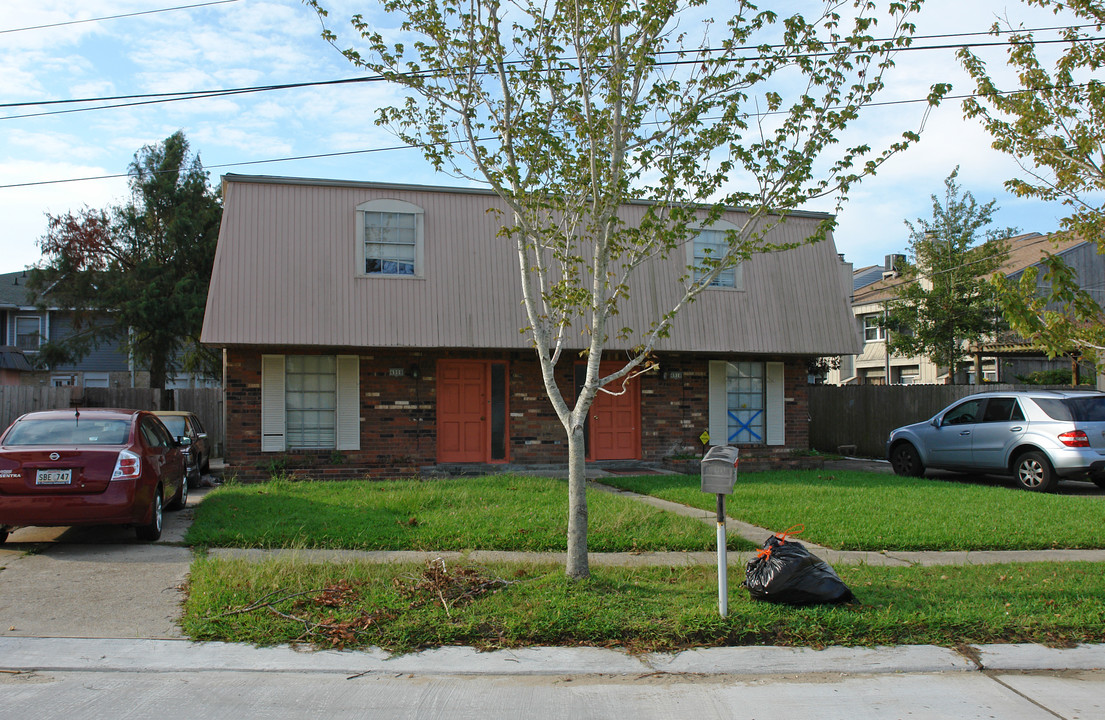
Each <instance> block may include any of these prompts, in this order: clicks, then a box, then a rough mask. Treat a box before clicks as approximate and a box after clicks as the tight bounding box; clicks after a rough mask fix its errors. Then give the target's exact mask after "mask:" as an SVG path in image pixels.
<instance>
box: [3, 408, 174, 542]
mask: <svg viewBox="0 0 1105 720" xmlns="http://www.w3.org/2000/svg"><path fill="white" fill-rule="evenodd" d="M180 448H181V446H180V445H179V444H178V443H177V442H176V441H175V440H174V439H173V437H172V435H170V434H169V431H168V430H166V429H165V426H164V425H163V424H162V423H161V421H160V420H158V419H157V416H155V415H154V414H153V413H151V412H145V411H139V410H104V409H95V410H92V409H85V410H46V411H42V412H32V413H27V414H26V415H23V416H22V417H20V418H19V419H17V420H16V421H15V422H13V423H12V424H11V426H10V427H8V429H7V430H6V431H5V432H4V434H3V435H0V542H3V541H4V540H6V539H7V537H8V533H9V532H10V531H11V530H12V529H13V528H16V527H22V526H29V525H36V526H61V525H66V526H68V525H134V526H135V529H136V532H137V535H138V538H139V539H140V540H157V539H158V538H159V537H161V525H162V508H163V507H165V508H166V509H169V510H174V509H179V508H182V507H184V505H185V503H187V501H188V483H187V482H186V481H185V474H184V456H183V454H182V453H181V449H180Z"/></svg>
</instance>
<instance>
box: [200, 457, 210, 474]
mask: <svg viewBox="0 0 1105 720" xmlns="http://www.w3.org/2000/svg"><path fill="white" fill-rule="evenodd" d="M200 472H201V473H203V474H204V475H210V474H211V458H206V459H204V461H203V467H201V468H200Z"/></svg>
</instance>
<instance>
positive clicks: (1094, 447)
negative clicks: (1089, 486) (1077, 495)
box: [886, 390, 1105, 492]
mask: <svg viewBox="0 0 1105 720" xmlns="http://www.w3.org/2000/svg"><path fill="white" fill-rule="evenodd" d="M886 454H887V458H888V459H889V460H890V463H891V465H892V466H893V467H894V472H896V473H897V474H899V475H916V476H920V475H923V474H924V472H925V468H940V469H944V470H957V471H965V472H979V473H993V474H997V475H1012V476H1013V477H1015V478H1016V479H1017V482H1018V483H1019V484H1020V485H1021V487H1023V488H1025V489H1027V490H1036V491H1039V492H1050V491H1053V490H1055V489H1056V486H1057V484H1058V482H1059V479H1060V478H1070V479H1087V480H1092V481H1093V482H1094V483H1096V484H1097V486H1098V487H1102V488H1105V393H1100V392H1089V391H1076V390H1070V391H1063V390H1036V391H1018V392H998V393H979V394H977V395H971V396H969V397H966V398H963V399H962V400H957V401H956V402H954V403H952V404H951V405H949V406H948V407H946V408H944V409H943V410H941V411H940V412H938V413H937V414H936V415H935V416H934V417H932V418H931V419H929V420H926V421H925V422H919V423H915V424H913V425H906V426H905V427H900V428H898V429H897V430H894V431H893V432H891V433H890V437H889V438H888V439H887V441H886Z"/></svg>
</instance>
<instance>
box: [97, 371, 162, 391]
mask: <svg viewBox="0 0 1105 720" xmlns="http://www.w3.org/2000/svg"><path fill="white" fill-rule="evenodd" d="M81 383H82V384H83V385H84V387H86V388H106V387H111V375H110V374H109V373H106V372H86V373H84V377H83V378H82V379H81ZM166 389H168V388H166Z"/></svg>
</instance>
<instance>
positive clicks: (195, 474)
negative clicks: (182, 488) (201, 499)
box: [185, 467, 203, 490]
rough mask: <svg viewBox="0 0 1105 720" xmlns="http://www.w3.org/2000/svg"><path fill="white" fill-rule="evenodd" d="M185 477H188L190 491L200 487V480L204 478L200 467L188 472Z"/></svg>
mask: <svg viewBox="0 0 1105 720" xmlns="http://www.w3.org/2000/svg"><path fill="white" fill-rule="evenodd" d="M185 475H187V476H188V489H189V490H195V489H196V488H198V487H199V486H200V480H201V479H202V478H203V475H202V474H201V473H200V469H199V468H198V467H194V468H191V469H190V470H188V471H186V472H185Z"/></svg>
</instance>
